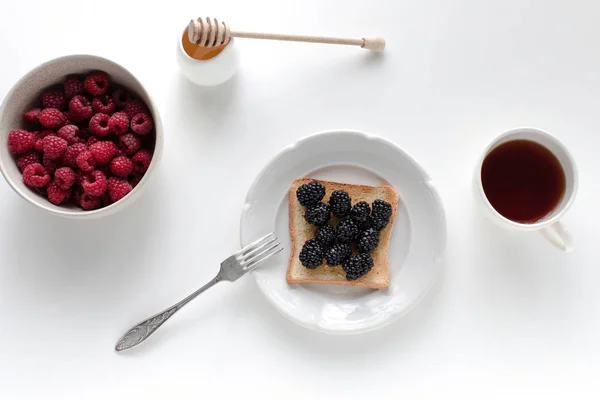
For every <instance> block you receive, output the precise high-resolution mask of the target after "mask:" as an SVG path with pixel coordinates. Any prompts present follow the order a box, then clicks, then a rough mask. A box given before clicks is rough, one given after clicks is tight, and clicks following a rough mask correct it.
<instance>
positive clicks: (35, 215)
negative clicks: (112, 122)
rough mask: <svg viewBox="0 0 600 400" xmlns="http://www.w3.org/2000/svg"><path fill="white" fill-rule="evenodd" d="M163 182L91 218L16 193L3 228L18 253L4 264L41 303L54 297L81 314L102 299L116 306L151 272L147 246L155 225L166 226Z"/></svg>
mask: <svg viewBox="0 0 600 400" xmlns="http://www.w3.org/2000/svg"><path fill="white" fill-rule="evenodd" d="M156 178H158V177H156ZM159 181H160V179H155V180H154V181H153V182H151V184H150V186H149V187H148V188H147V191H146V192H145V193H144V194H143V195H142V196H141V197H140V198H139V199H137V201H136V202H135V203H134V204H132V205H130V206H129V207H127V208H126V209H124V210H121V211H120V212H117V213H116V214H113V215H110V216H107V217H102V218H100V219H92V220H72V219H65V218H60V217H56V216H53V215H49V214H46V213H44V212H42V211H40V210H37V209H35V208H34V207H33V206H31V205H29V204H28V203H26V202H24V201H23V200H21V199H19V198H17V197H16V195H15V196H13V198H12V199H10V200H8V201H5V204H4V205H5V206H8V207H10V212H9V213H6V216H5V217H4V218H3V222H4V227H3V228H4V229H5V230H6V231H7V232H10V234H8V235H5V237H6V241H5V243H4V244H3V246H5V247H4V251H14V252H17V253H18V254H16V255H13V256H12V257H11V260H13V262H12V265H3V268H4V269H5V270H12V271H11V274H12V276H13V277H14V279H15V281H16V282H18V284H20V285H23V286H24V287H26V288H27V289H28V290H27V292H24V293H23V296H31V295H33V296H35V298H36V299H37V300H36V304H38V303H37V302H39V307H43V305H44V304H48V303H49V302H50V303H51V304H52V303H53V304H55V305H60V306H63V305H64V306H69V307H70V308H71V310H72V311H73V312H75V313H77V312H86V311H85V307H86V306H91V307H92V308H90V309H89V310H88V311H87V312H88V313H89V312H92V313H93V312H94V310H96V311H97V310H98V308H94V307H95V306H98V305H99V304H104V305H110V304H111V303H114V304H115V305H118V302H119V301H120V300H122V299H124V298H128V293H130V292H131V287H130V285H131V284H132V282H136V281H137V280H138V279H140V277H143V276H144V274H147V273H148V272H147V264H148V263H145V262H143V259H144V257H146V256H147V255H146V251H145V250H146V249H148V248H149V247H150V246H153V244H152V243H150V242H151V241H155V240H156V236H157V235H156V232H154V227H155V226H159V225H160V226H164V223H162V221H161V213H160V212H159V210H160V204H159V203H160V201H159V200H158V198H157V197H158V195H159V193H160V188H159V186H160V182H159ZM149 215H151V216H152V218H149V217H148V216H149ZM73 301H75V303H74V304H67V303H69V302H73ZM36 307H37V306H36ZM106 308H108V307H106ZM41 309H42V308H40V310H41ZM65 312H67V309H65Z"/></svg>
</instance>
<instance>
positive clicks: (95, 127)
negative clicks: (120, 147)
mask: <svg viewBox="0 0 600 400" xmlns="http://www.w3.org/2000/svg"><path fill="white" fill-rule="evenodd" d="M109 119H110V117H109V116H108V114H104V113H98V114H95V115H94V116H93V117H92V119H90V130H91V131H92V133H93V134H94V135H98V136H106V135H108V134H109V133H110V129H109V128H108V120H109Z"/></svg>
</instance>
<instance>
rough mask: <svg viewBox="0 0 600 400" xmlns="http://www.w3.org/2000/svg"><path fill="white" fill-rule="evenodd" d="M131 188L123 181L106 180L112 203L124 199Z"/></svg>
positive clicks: (117, 179)
mask: <svg viewBox="0 0 600 400" xmlns="http://www.w3.org/2000/svg"><path fill="white" fill-rule="evenodd" d="M132 189H133V188H132V187H131V185H130V184H129V182H127V181H126V180H124V179H119V178H114V177H113V178H108V194H109V196H110V200H111V201H112V202H115V201H119V200H121V199H122V198H123V197H125V196H126V195H127V194H128V193H129V192H131V190H132Z"/></svg>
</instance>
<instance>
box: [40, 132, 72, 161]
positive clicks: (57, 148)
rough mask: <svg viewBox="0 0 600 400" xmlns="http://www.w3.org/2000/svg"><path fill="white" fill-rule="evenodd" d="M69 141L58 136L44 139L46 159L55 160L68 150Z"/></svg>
mask: <svg viewBox="0 0 600 400" xmlns="http://www.w3.org/2000/svg"><path fill="white" fill-rule="evenodd" d="M67 146H68V145H67V141H66V140H65V139H62V138H59V137H58V136H53V135H52V136H50V135H48V136H46V137H45V138H44V158H48V159H50V160H55V159H57V158H59V157H60V156H62V155H63V153H64V152H65V150H67Z"/></svg>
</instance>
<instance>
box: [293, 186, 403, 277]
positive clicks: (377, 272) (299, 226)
mask: <svg viewBox="0 0 600 400" xmlns="http://www.w3.org/2000/svg"><path fill="white" fill-rule="evenodd" d="M312 180H313V179H312V178H302V179H297V180H295V181H294V182H293V184H292V185H291V187H290V190H289V206H288V211H289V221H290V225H289V232H290V239H291V242H292V249H291V253H290V259H289V262H288V269H287V282H288V283H290V284H293V283H322V284H337V285H347V286H363V287H368V288H372V289H384V288H387V287H388V286H389V283H390V268H389V262H388V247H389V241H390V237H391V233H392V229H393V226H394V221H395V219H396V214H397V211H398V193H397V192H396V190H395V189H394V188H393V187H391V186H366V185H352V184H347V183H339V182H330V181H323V180H318V181H319V182H321V183H322V184H323V186H325V189H326V194H325V198H324V199H323V200H322V201H323V202H328V201H329V196H330V195H331V193H332V192H333V191H334V190H344V191H346V192H348V194H349V195H350V197H351V198H352V204H356V203H357V202H359V201H367V202H368V203H369V204H371V203H372V202H373V201H374V200H376V199H381V200H385V201H387V202H388V203H390V204H391V205H392V210H393V213H392V216H391V218H390V223H389V224H388V226H386V227H385V229H383V230H382V231H381V232H380V235H379V245H378V246H377V248H376V249H375V250H374V251H373V252H372V253H371V256H372V257H373V262H374V266H373V269H372V270H371V271H370V272H369V273H368V274H366V275H365V276H362V277H360V278H359V279H357V280H355V281H348V280H346V275H345V273H344V271H343V270H342V268H341V266H338V267H329V266H327V265H325V263H323V265H321V266H319V267H317V268H316V269H308V268H305V267H304V266H303V265H302V264H301V263H300V260H299V259H298V256H299V254H300V251H301V250H302V246H303V245H304V242H305V241H306V240H308V239H311V238H313V237H314V236H315V233H316V230H317V227H316V226H313V225H310V224H308V223H307V222H306V221H305V220H304V217H303V216H304V210H305V208H304V207H303V206H302V205H301V204H300V203H299V202H298V199H297V198H296V190H297V189H298V187H300V186H301V185H303V184H305V183H308V182H310V181H312ZM332 218H333V217H332Z"/></svg>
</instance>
